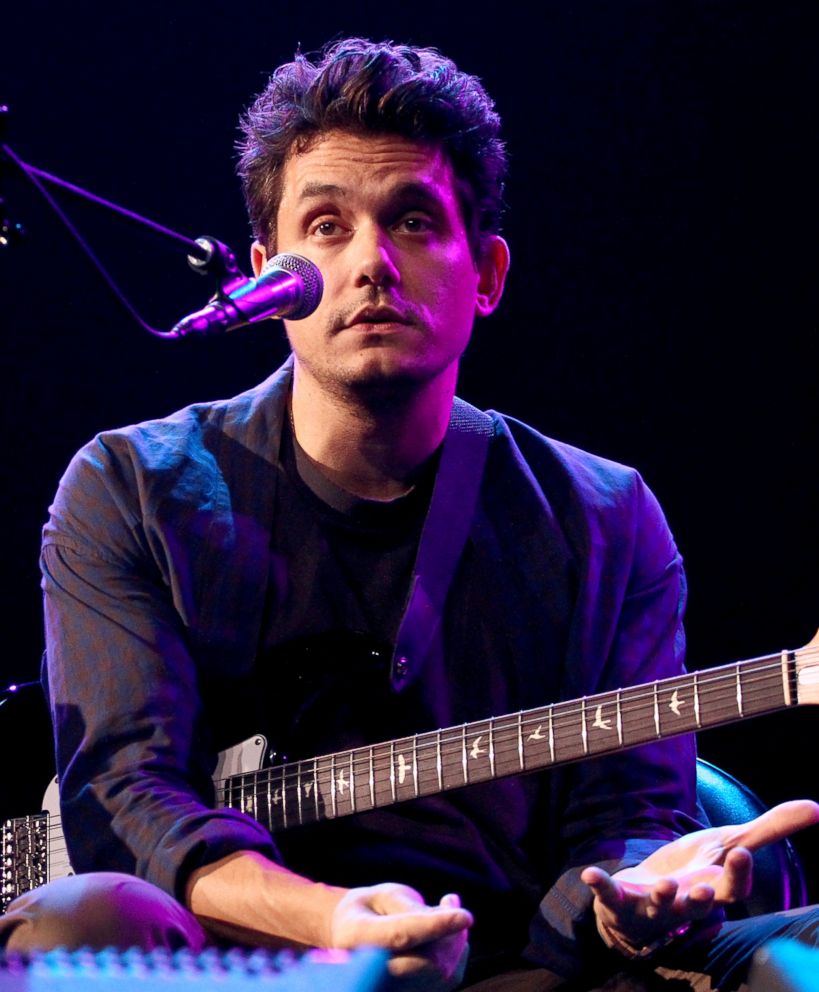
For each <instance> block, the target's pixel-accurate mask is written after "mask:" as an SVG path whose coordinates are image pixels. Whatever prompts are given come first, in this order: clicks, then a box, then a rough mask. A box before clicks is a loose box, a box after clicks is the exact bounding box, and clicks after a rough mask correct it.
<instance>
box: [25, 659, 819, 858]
mask: <svg viewBox="0 0 819 992" xmlns="http://www.w3.org/2000/svg"><path fill="white" fill-rule="evenodd" d="M794 653H795V654H796V655H797V656H798V658H799V660H809V659H812V658H814V657H819V645H817V646H816V647H806V648H803V649H801V650H799V651H797V652H794ZM788 660H789V662H790V661H791V660H792V659H790V658H789V659H788ZM754 662H759V663H760V664H758V665H757V666H753V663H754ZM745 666H749V667H750V671H749V672H747V673H742V672H741V669H742V668H743V667H745ZM738 669H739V670H740V674H741V675H743V674H744V677H743V678H741V680H740V685H741V688H742V690H743V691H745V690H747V691H749V692H752V691H753V687H754V686H755V685H758V684H761V683H762V682H765V681H768V682H771V683H772V686H774V687H775V688H776V689H781V687H782V683H781V675H782V655H781V654H778V655H767V656H761V657H760V658H752V659H750V660H749V661H745V662H733V663H730V664H728V665H723V666H719V667H718V668H712V669H703V670H702V671H700V672H696V673H689V674H687V675H681V676H673V677H671V678H669V679H665V680H661V681H660V682H658V683H657V685H658V687H659V686H662V691H663V692H666V691H669V690H670V688H671V686H672V685H674V684H675V683H676V682H677V681H680V682H682V683H684V684H686V685H687V686H690V688H691V689H692V690H693V687H694V684H695V676H696V685H697V689H698V691H700V692H703V693H708V700H707V702H708V705H709V708H710V709H711V710H712V711H713V708H714V704H715V703H716V704H720V703H724V702H726V701H730V703H731V705H730V707H726V712H727V711H728V710H729V709H730V711H731V712H734V711H735V708H736V706H735V704H736V698H737V697H736V681H737V678H736V677H737V671H738ZM773 675H776V678H775V679H772V676H773ZM726 683H731V685H730V686H729V687H728V690H727V691H726V692H723V693H722V694H721V695H720V694H718V693H715V692H714V691H713V686H715V685H716V686H721V685H723V684H726ZM642 688H645V689H646V690H647V691H645V692H642V693H640V692H635V690H634V689H633V688H632V689H628V688H626V689H622V690H611V691H610V692H607V693H601V694H600V695H599V696H594V697H587V698H591V699H594V700H596V701H598V704H599V701H600V700H601V698H602V699H606V697H611V699H610V702H611V703H616V701H617V696H618V693H627V694H628V697H629V698H628V699H627V700H622V699H621V711H622V716H623V717H629V716H634V717H636V718H639V719H640V722H641V723H642V722H644V713H638V712H637V710H640V709H641V708H642V705H643V704H644V703H645V702H646V701H650V702H651V703H652V705H653V702H654V699H655V690H654V683H647V684H646V686H644V687H642ZM709 688H710V689H711V691H710V692H709ZM577 703H580V705H576V704H577ZM584 703H585V700H566V701H564V702H557V703H552V704H550V705H548V706H545V707H538V708H536V709H535V710H528V711H521V713H520V714H519V715H520V717H521V720H520V727H521V730H524V729H527V730H528V729H531V727H532V726H534V724H535V723H536V722H541V723H542V722H543V720H544V719H546V720H548V718H549V714H550V712H551V715H552V717H553V730H554V733H555V743H557V739H558V735H559V732H560V730H561V729H564V728H561V727H560V726H559V725H555V724H556V723H557V721H558V720H561V719H562V720H564V721H565V720H567V719H570V718H572V717H575V716H577V715H581V714H582V713H583V711H584ZM603 705H606V703H605V702H604V703H603ZM572 706H574V708H573V709H572V708H571V707H572ZM544 713H545V714H546V715H545V716H544V715H543V714H544ZM748 715H749V716H751V715H756V714H748ZM760 715H761V714H760ZM586 716H587V717H588V706H587V707H586ZM496 721H497V722H496ZM500 721H509V722H507V723H505V724H504V723H500ZM484 723H485V724H486V731H485V733H488V731H489V728H490V725H492V730H493V736H494V735H495V734H499V735H501V736H500V739H499V740H495V741H494V745H495V748H494V752H495V758H496V760H497V758H498V755H499V751H500V750H501V749H503V748H504V746H505V747H506V752H507V753H515V754H517V753H518V751H519V742H518V714H508V715H507V716H504V717H498V718H492V719H486V720H478V721H476V722H475V723H474V724H472V725H471V726H472V727H476V726H479V725H480V724H484ZM712 725H714V724H709V726H712ZM606 729H608V728H606ZM695 729H697V728H696V727H694V728H691V730H692V731H693V730H695ZM704 729H707V728H704ZM685 732H690V731H684V732H683V733H685ZM447 734H449V736H447ZM504 734H506V736H505V737H504V736H502V735H504ZM470 736H471V737H472V738H473V741H474V731H472V732H471V734H470ZM574 736H576V734H575V735H574ZM662 736H665V737H668V736H672V735H671V734H669V733H668V732H666V733H665V734H663V735H662ZM421 738H427V740H422V739H421ZM430 738H431V739H430ZM400 740H402V741H403V740H406V741H407V743H408V744H409V745H410V746H411V747H412V748H413V752H414V754H415V755H416V757H417V758H419V759H420V760H424V758H425V755H422V754H421V755H419V754H418V752H419V751H422V750H424V749H431V750H433V751H434V752H435V754H436V756H437V752H438V750H439V749H443V748H445V747H446V748H449V747H450V746H451V745H452V744H457V745H458V746H459V752H460V746H461V745H462V743H463V727H462V726H457V727H447V728H445V729H444V730H441V731H431V732H428V733H424V734H418V735H416V738H415V739H413V737H412V736H410V737H408V738H401V739H400ZM649 740H650V739H649ZM392 743H393V744H394V743H396V742H392ZM641 743H645V742H641ZM389 747H390V742H383V743H381V744H374V745H371V746H364V747H359V748H353V749H350V750H347V751H340V752H337V753H336V754H335V755H333V757H334V758H335V759H336V764H338V765H343V764H345V763H346V765H347V766H349V763H350V761H351V760H352V762H353V767H354V768H355V760H356V757H359V756H361V757H365V758H366V760H367V762H369V755H370V752H377V751H378V750H379V748H381V749H387V748H389ZM330 757H331V756H330V755H326V756H318V757H316V758H310V759H306V760H303V761H299V762H295V763H294V766H287V765H283V766H278V767H276V768H266V769H261V770H259V771H256V772H249V773H244V774H239V775H235V776H231V777H229V778H227V779H223V780H221V781H219V782H215V783H214V786H215V789H216V795H217V799H218V800H220V801H222V802H225V800H226V798H227V793H228V792H229V791H230V790H231V789H235V788H240V786H239V784H238V783H236V779H237V778H238V779H243V778H251V779H254V780H255V784H256V785H259V784H261V786H262V789H263V790H264V789H265V788H267V786H268V784H274V783H275V784H276V785H278V780H279V779H282V789H286V788H287V786H288V785H291V784H292V781H293V779H295V780H301V779H303V778H304V777H305V776H306V775H309V776H312V775H313V774H314V771H313V766H314V765H315V766H316V768H317V774H319V775H320V774H322V773H324V774H326V772H327V771H329V766H326V767H324V768H321V769H318V763H319V762H320V761H322V760H325V761H329V760H330ZM378 757H384V755H378ZM453 761H454V762H457V763H458V764H460V761H461V754H460V753H459V754H457V755H455V756H454V758H453ZM557 763H559V761H556V762H555V764H557ZM305 766H309V767H308V768H307V770H306V771H305ZM545 767H546V768H548V765H547V766H545ZM544 770H545V769H544ZM504 774H506V773H504ZM508 774H514V772H513V771H510V772H509V773H508ZM288 780H289V781H288ZM366 785H367V789H368V790H369V782H367V783H366ZM43 815H47V816H48V818H49V819H48V824H47V828H46V832H47V834H48V835H51V834H53V833H56V832H57V830H58V829H59V828H60V826H61V824H62V817H61V815H60V814H34V815H33V817H32V819H36V818H37V817H38V816H43ZM20 819H23V820H26V819H29V818H28V817H23V818H14V819H12V820H10V821H6V823H10V822H11V823H13V822H18V821H19V820H20ZM60 836H61V837H62V839H63V843H62V844H61V845H57V844H55V845H54V847H53V848H52V849H51V852H50V853H67V850H66V845H65V843H64V837H63V836H62V832H61V831H60Z"/></svg>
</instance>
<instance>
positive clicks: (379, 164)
mask: <svg viewBox="0 0 819 992" xmlns="http://www.w3.org/2000/svg"><path fill="white" fill-rule="evenodd" d="M366 186H379V187H388V188H391V189H392V188H394V189H396V190H400V189H403V190H406V191H411V189H412V187H413V186H414V187H417V189H418V190H419V191H420V190H422V189H424V188H428V189H429V190H430V192H434V191H436V190H437V191H438V192H439V194H440V193H445V192H450V191H451V190H452V189H453V187H454V175H453V171H452V166H451V164H450V161H449V157H448V156H447V155H446V153H445V152H444V151H443V149H442V148H440V146H437V145H434V144H430V143H427V142H422V141H414V140H412V139H410V138H404V137H402V136H400V135H390V134H363V135H362V134H353V133H350V132H346V131H331V132H330V133H328V134H326V135H322V136H320V137H319V138H317V139H314V140H313V141H311V142H310V144H309V145H308V146H307V148H305V149H304V150H302V151H299V150H295V151H293V152H292V153H291V155H290V156H289V157H288V159H287V160H286V162H285V168H284V175H283V183H282V199H283V200H287V201H288V202H289V203H291V204H293V205H295V204H297V203H299V202H301V201H304V200H311V199H315V198H317V197H322V196H327V197H336V196H338V197H345V196H352V195H354V194H355V193H356V192H359V191H360V190H361V189H362V187H366Z"/></svg>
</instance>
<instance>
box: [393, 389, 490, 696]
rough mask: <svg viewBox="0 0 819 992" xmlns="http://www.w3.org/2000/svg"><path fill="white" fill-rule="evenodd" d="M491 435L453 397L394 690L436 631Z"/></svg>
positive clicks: (478, 416)
mask: <svg viewBox="0 0 819 992" xmlns="http://www.w3.org/2000/svg"><path fill="white" fill-rule="evenodd" d="M493 432H494V423H493V420H492V418H491V417H490V416H489V415H488V414H486V413H482V412H481V411H480V410H478V409H477V408H476V407H474V406H471V405H470V404H469V403H465V402H464V401H463V400H460V399H458V398H457V397H455V399H454V401H453V404H452V413H451V415H450V418H449V427H448V428H447V433H446V437H445V438H444V446H443V450H442V451H441V461H440V463H439V465H438V474H437V476H436V478H435V485H434V486H433V490H432V499H431V500H430V505H429V510H428V511H427V516H426V519H425V520H424V527H423V530H422V531H421V540H420V542H419V545H418V554H417V555H416V558H415V567H414V569H413V574H412V579H411V580H410V589H409V595H408V597H407V605H406V607H405V609H404V614H403V616H402V618H401V624H400V626H399V628H398V636H397V637H396V640H395V650H394V651H393V656H392V667H391V680H392V685H393V687H394V688H395V689H404V688H406V686H407V685H408V684H409V683H410V682H411V681H412V680H413V679H414V678H415V677H416V676H417V675H418V673H419V672H420V670H421V668H422V666H423V662H424V659H425V658H426V656H427V653H428V651H429V649H430V646H431V645H432V642H433V640H434V638H435V636H436V635H437V633H438V631H439V629H440V627H441V622H442V619H443V615H444V604H445V602H446V597H447V593H448V592H449V587H450V584H451V583H452V577H453V576H454V574H455V569H456V568H457V566H458V562H459V561H460V558H461V553H462V552H463V549H464V547H465V545H466V540H467V537H468V536H469V531H470V528H471V526H472V521H473V518H474V516H475V508H476V507H477V505H478V497H479V495H480V491H481V480H482V479H483V470H484V466H485V464H486V456H487V453H488V451H489V440H490V438H491V437H492V434H493Z"/></svg>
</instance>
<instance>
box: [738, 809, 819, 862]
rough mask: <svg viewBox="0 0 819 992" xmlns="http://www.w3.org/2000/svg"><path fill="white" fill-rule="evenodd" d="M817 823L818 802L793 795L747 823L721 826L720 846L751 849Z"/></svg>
mask: <svg viewBox="0 0 819 992" xmlns="http://www.w3.org/2000/svg"><path fill="white" fill-rule="evenodd" d="M817 823H819V803H815V802H812V801H811V800H810V799H794V800H791V802H787V803H780V804H779V805H778V806H774V807H773V808H772V809H769V810H767V811H766V812H765V813H763V814H762V815H761V816H758V817H756V819H754V820H750V821H749V822H748V823H740V824H736V825H735V826H728V827H721V828H719V831H720V839H721V841H722V844H723V846H724V847H726V848H732V847H747V848H748V850H749V851H755V850H757V848H760V847H763V846H764V845H765V844H773V843H775V842H776V841H778V840H782V839H783V838H785V837H789V836H790V835H791V834H794V833H796V832H797V831H798V830H804V829H805V828H806V827H811V826H814V825H815V824H817Z"/></svg>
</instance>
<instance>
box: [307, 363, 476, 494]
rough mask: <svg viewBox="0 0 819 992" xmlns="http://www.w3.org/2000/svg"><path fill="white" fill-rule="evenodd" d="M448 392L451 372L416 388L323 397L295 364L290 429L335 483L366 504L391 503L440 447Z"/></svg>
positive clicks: (452, 385)
mask: <svg viewBox="0 0 819 992" xmlns="http://www.w3.org/2000/svg"><path fill="white" fill-rule="evenodd" d="M454 371H455V372H456V371H457V370H454ZM454 390H455V374H452V375H448V376H444V377H440V378H438V379H436V380H434V381H432V382H430V383H425V384H423V385H422V386H420V387H418V386H417V385H414V386H413V387H412V388H408V389H396V388H391V389H389V390H385V389H378V390H360V391H354V392H353V391H350V392H346V391H345V393H343V394H342V395H339V394H337V393H335V392H334V393H333V395H329V394H328V393H327V392H326V391H324V390H323V389H322V388H321V387H320V386H319V385H318V384H317V383H315V382H314V380H313V379H312V378H311V377H310V376H309V375H306V374H304V371H303V370H302V369H301V368H300V366H299V364H298V362H296V364H295V367H294V375H293V395H292V413H293V430H294V432H295V435H296V438H297V440H298V442H299V444H300V445H301V447H302V449H303V450H304V451H305V452H306V453H307V455H309V457H310V458H311V459H312V460H313V461H314V462H315V463H316V465H317V466H318V467H319V469H320V470H321V471H322V472H324V474H325V475H326V476H327V477H328V478H329V479H331V480H332V481H333V482H335V483H336V485H338V486H341V487H342V488H344V489H346V490H347V491H348V492H351V493H354V494H355V495H357V496H362V497H364V498H367V499H385V500H386V499H395V498H396V497H398V496H401V495H403V494H404V493H406V492H407V491H408V490H409V489H411V488H412V486H413V485H414V482H415V478H416V476H417V474H418V471H419V469H420V468H421V467H422V466H423V465H424V464H425V462H426V461H427V459H428V458H429V457H430V456H431V455H432V454H433V453H434V452H435V451H436V450H437V448H438V447H439V445H440V444H441V442H442V441H443V439H444V435H445V433H446V429H447V426H448V424H449V416H450V410H451V407H452V398H453V395H454Z"/></svg>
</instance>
